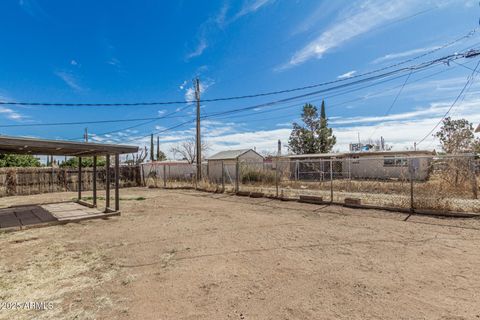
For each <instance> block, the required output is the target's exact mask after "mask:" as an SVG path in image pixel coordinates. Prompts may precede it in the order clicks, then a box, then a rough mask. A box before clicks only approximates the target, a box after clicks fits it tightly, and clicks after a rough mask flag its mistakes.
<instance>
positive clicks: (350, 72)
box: [337, 70, 357, 79]
mask: <svg viewBox="0 0 480 320" xmlns="http://www.w3.org/2000/svg"><path fill="white" fill-rule="evenodd" d="M356 72H357V71H356V70H352V71H348V72H345V73H344V74H341V75H339V76H338V77H337V78H338V79H347V78H351V77H353V75H354V74H355V73H356Z"/></svg>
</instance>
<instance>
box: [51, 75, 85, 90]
mask: <svg viewBox="0 0 480 320" xmlns="http://www.w3.org/2000/svg"><path fill="white" fill-rule="evenodd" d="M55 75H57V76H58V77H59V78H60V79H62V80H63V82H65V83H66V84H67V85H68V86H69V87H70V88H72V89H73V90H75V91H79V92H80V91H85V88H83V87H82V86H81V85H80V84H79V83H78V80H77V78H76V77H75V75H74V74H73V73H71V72H68V71H56V72H55Z"/></svg>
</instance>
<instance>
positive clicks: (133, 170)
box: [0, 166, 141, 197]
mask: <svg viewBox="0 0 480 320" xmlns="http://www.w3.org/2000/svg"><path fill="white" fill-rule="evenodd" d="M114 176H115V173H114V170H113V168H111V169H110V181H112V183H113V181H115V179H114ZM105 181H106V170H105V168H104V167H97V189H98V190H102V189H105ZM92 183H93V169H92V168H82V190H92ZM140 185H141V175H140V167H139V166H121V167H120V187H121V188H123V187H136V186H140ZM77 190H78V170H77V169H75V168H51V167H47V168H0V197H4V196H14V195H29V194H37V193H48V192H62V191H77Z"/></svg>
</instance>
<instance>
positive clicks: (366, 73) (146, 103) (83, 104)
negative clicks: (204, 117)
mask: <svg viewBox="0 0 480 320" xmlns="http://www.w3.org/2000/svg"><path fill="white" fill-rule="evenodd" d="M475 32H476V29H473V30H471V31H470V32H468V33H467V34H466V35H464V36H462V37H460V38H458V39H455V40H453V41H451V42H449V43H447V44H444V45H443V46H440V47H437V48H434V49H432V50H429V51H427V52H425V53H423V54H421V55H418V56H415V57H412V58H410V59H407V60H404V61H401V62H398V63H395V64H392V65H388V66H385V67H382V68H379V69H375V70H372V71H368V72H365V73H361V74H357V75H355V76H352V77H349V78H345V79H336V80H332V81H327V82H321V83H316V84H312V85H307V86H302V87H296V88H291V89H284V90H278V91H270V92H261V93H254V94H247V95H239V96H231V97H221V98H212V99H203V100H202V101H203V102H218V101H230V100H240V99H249V98H257V97H265V96H270V95H278V94H284V93H290V92H295V91H302V90H308V89H313V88H317V87H322V86H326V85H331V84H336V83H340V82H345V81H350V80H352V79H358V78H361V77H364V76H369V75H371V74H374V73H378V72H381V71H385V70H388V69H391V68H394V67H398V66H400V65H404V64H406V63H409V62H412V61H415V60H418V59H420V58H422V57H425V56H427V55H430V54H432V53H434V52H437V51H439V50H441V49H443V48H446V47H448V46H451V45H453V44H455V43H457V42H459V41H461V40H463V39H466V38H469V37H471V36H472V35H473V34H474V33H475ZM455 55H459V54H453V55H450V56H445V57H442V58H439V59H435V60H438V61H440V60H444V59H448V58H450V57H452V56H455ZM194 102H196V100H183V101H156V102H132V103H123V102H122V103H63V102H55V103H48V102H15V101H0V105H21V106H68V107H114V106H116V107H119V106H156V105H174V104H185V103H187V104H190V103H194Z"/></svg>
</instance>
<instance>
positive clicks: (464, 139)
mask: <svg viewBox="0 0 480 320" xmlns="http://www.w3.org/2000/svg"><path fill="white" fill-rule="evenodd" d="M434 137H436V138H438V139H439V140H440V144H441V146H442V149H443V151H445V152H446V153H453V154H455V153H470V152H479V151H480V139H479V138H475V135H474V131H473V125H472V124H471V123H470V122H469V121H468V120H466V119H458V120H452V119H451V118H450V117H448V118H445V119H443V122H442V127H441V128H440V130H439V131H438V132H437V133H435V134H434Z"/></svg>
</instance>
